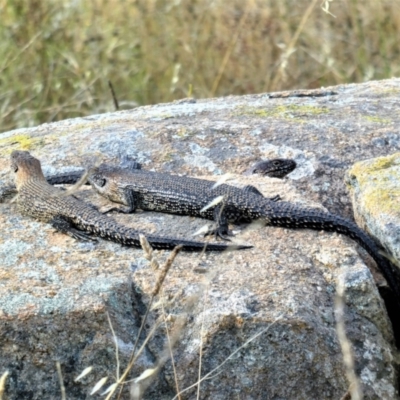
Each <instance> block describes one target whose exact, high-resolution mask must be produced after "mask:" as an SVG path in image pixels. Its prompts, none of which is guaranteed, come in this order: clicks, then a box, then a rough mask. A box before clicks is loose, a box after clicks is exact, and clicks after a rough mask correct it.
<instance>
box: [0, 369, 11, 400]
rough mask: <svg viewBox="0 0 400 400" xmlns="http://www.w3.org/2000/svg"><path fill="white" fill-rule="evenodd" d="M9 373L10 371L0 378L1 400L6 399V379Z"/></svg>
mask: <svg viewBox="0 0 400 400" xmlns="http://www.w3.org/2000/svg"><path fill="white" fill-rule="evenodd" d="M8 374H9V372H8V371H6V372H4V374H3V375H2V376H1V378H0V400H4V399H3V395H4V392H5V390H6V381H7V376H8Z"/></svg>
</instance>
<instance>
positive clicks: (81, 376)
mask: <svg viewBox="0 0 400 400" xmlns="http://www.w3.org/2000/svg"><path fill="white" fill-rule="evenodd" d="M92 370H93V367H92V366H90V367H86V368H85V369H84V370H83V371H82V372H81V373H80V374H79V375H78V376H77V377H76V378H75V379H74V381H75V382H78V381H79V380H81V379H82V378H83V377H85V376H86V375H87V374H90V372H92Z"/></svg>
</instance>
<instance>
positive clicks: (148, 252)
mask: <svg viewBox="0 0 400 400" xmlns="http://www.w3.org/2000/svg"><path fill="white" fill-rule="evenodd" d="M139 240H140V244H141V246H142V249H143V252H144V256H145V258H146V260H149V261H150V265H151V268H152V269H153V270H154V271H156V270H157V269H159V268H160V264H159V263H158V261H157V258H156V257H154V255H153V249H152V247H151V246H150V243H149V242H148V241H147V239H146V237H145V236H144V235H142V234H140V235H139Z"/></svg>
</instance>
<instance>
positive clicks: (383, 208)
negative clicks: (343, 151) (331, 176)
mask: <svg viewBox="0 0 400 400" xmlns="http://www.w3.org/2000/svg"><path fill="white" fill-rule="evenodd" d="M347 184H348V187H349V189H350V190H351V191H354V190H356V191H357V192H358V193H359V196H358V199H359V201H360V203H362V206H363V208H365V210H366V211H367V212H368V213H370V214H372V215H381V214H383V213H390V214H392V215H393V214H396V215H397V216H399V217H400V153H396V154H393V155H390V156H387V157H378V158H375V159H373V160H366V161H361V162H358V163H356V164H354V165H353V167H352V168H351V169H350V170H349V171H348V173H347Z"/></svg>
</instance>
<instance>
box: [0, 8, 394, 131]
mask: <svg viewBox="0 0 400 400" xmlns="http://www.w3.org/2000/svg"><path fill="white" fill-rule="evenodd" d="M327 5H329V11H330V12H331V13H332V14H333V15H334V16H333V15H331V14H329V13H328V12H325V11H324V10H323V8H324V7H326V6H327ZM0 15H1V18H0V71H1V74H0V120H1V126H0V131H5V130H10V129H13V128H18V127H25V126H30V125H36V124H38V123H41V122H46V121H54V120H59V119H64V118H68V117H75V116H82V115H87V114H93V113H100V112H104V111H112V110H113V108H114V107H113V102H112V97H111V94H110V90H109V87H108V80H110V81H111V82H112V83H113V85H114V88H115V91H116V94H117V98H118V100H119V101H120V103H121V106H122V107H132V106H134V105H135V104H151V103H159V102H165V101H170V100H174V99H178V98H182V97H187V96H192V95H193V96H195V97H199V98H200V97H210V96H224V95H229V94H244V93H258V92H265V91H273V90H274V91H275V90H284V89H293V88H314V87H320V86H327V85H334V84H338V83H345V82H362V81H365V80H370V79H382V78H388V77H392V76H398V75H399V69H400V63H399V62H398V57H399V53H400V49H399V40H398V34H399V31H400V2H398V1H393V0H329V1H328V0H280V1H275V0H232V1H227V0H130V1H129V0H94V1H81V0H70V1H64V2H60V1H56V0H43V1H42V0H31V1H26V0H0Z"/></svg>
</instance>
